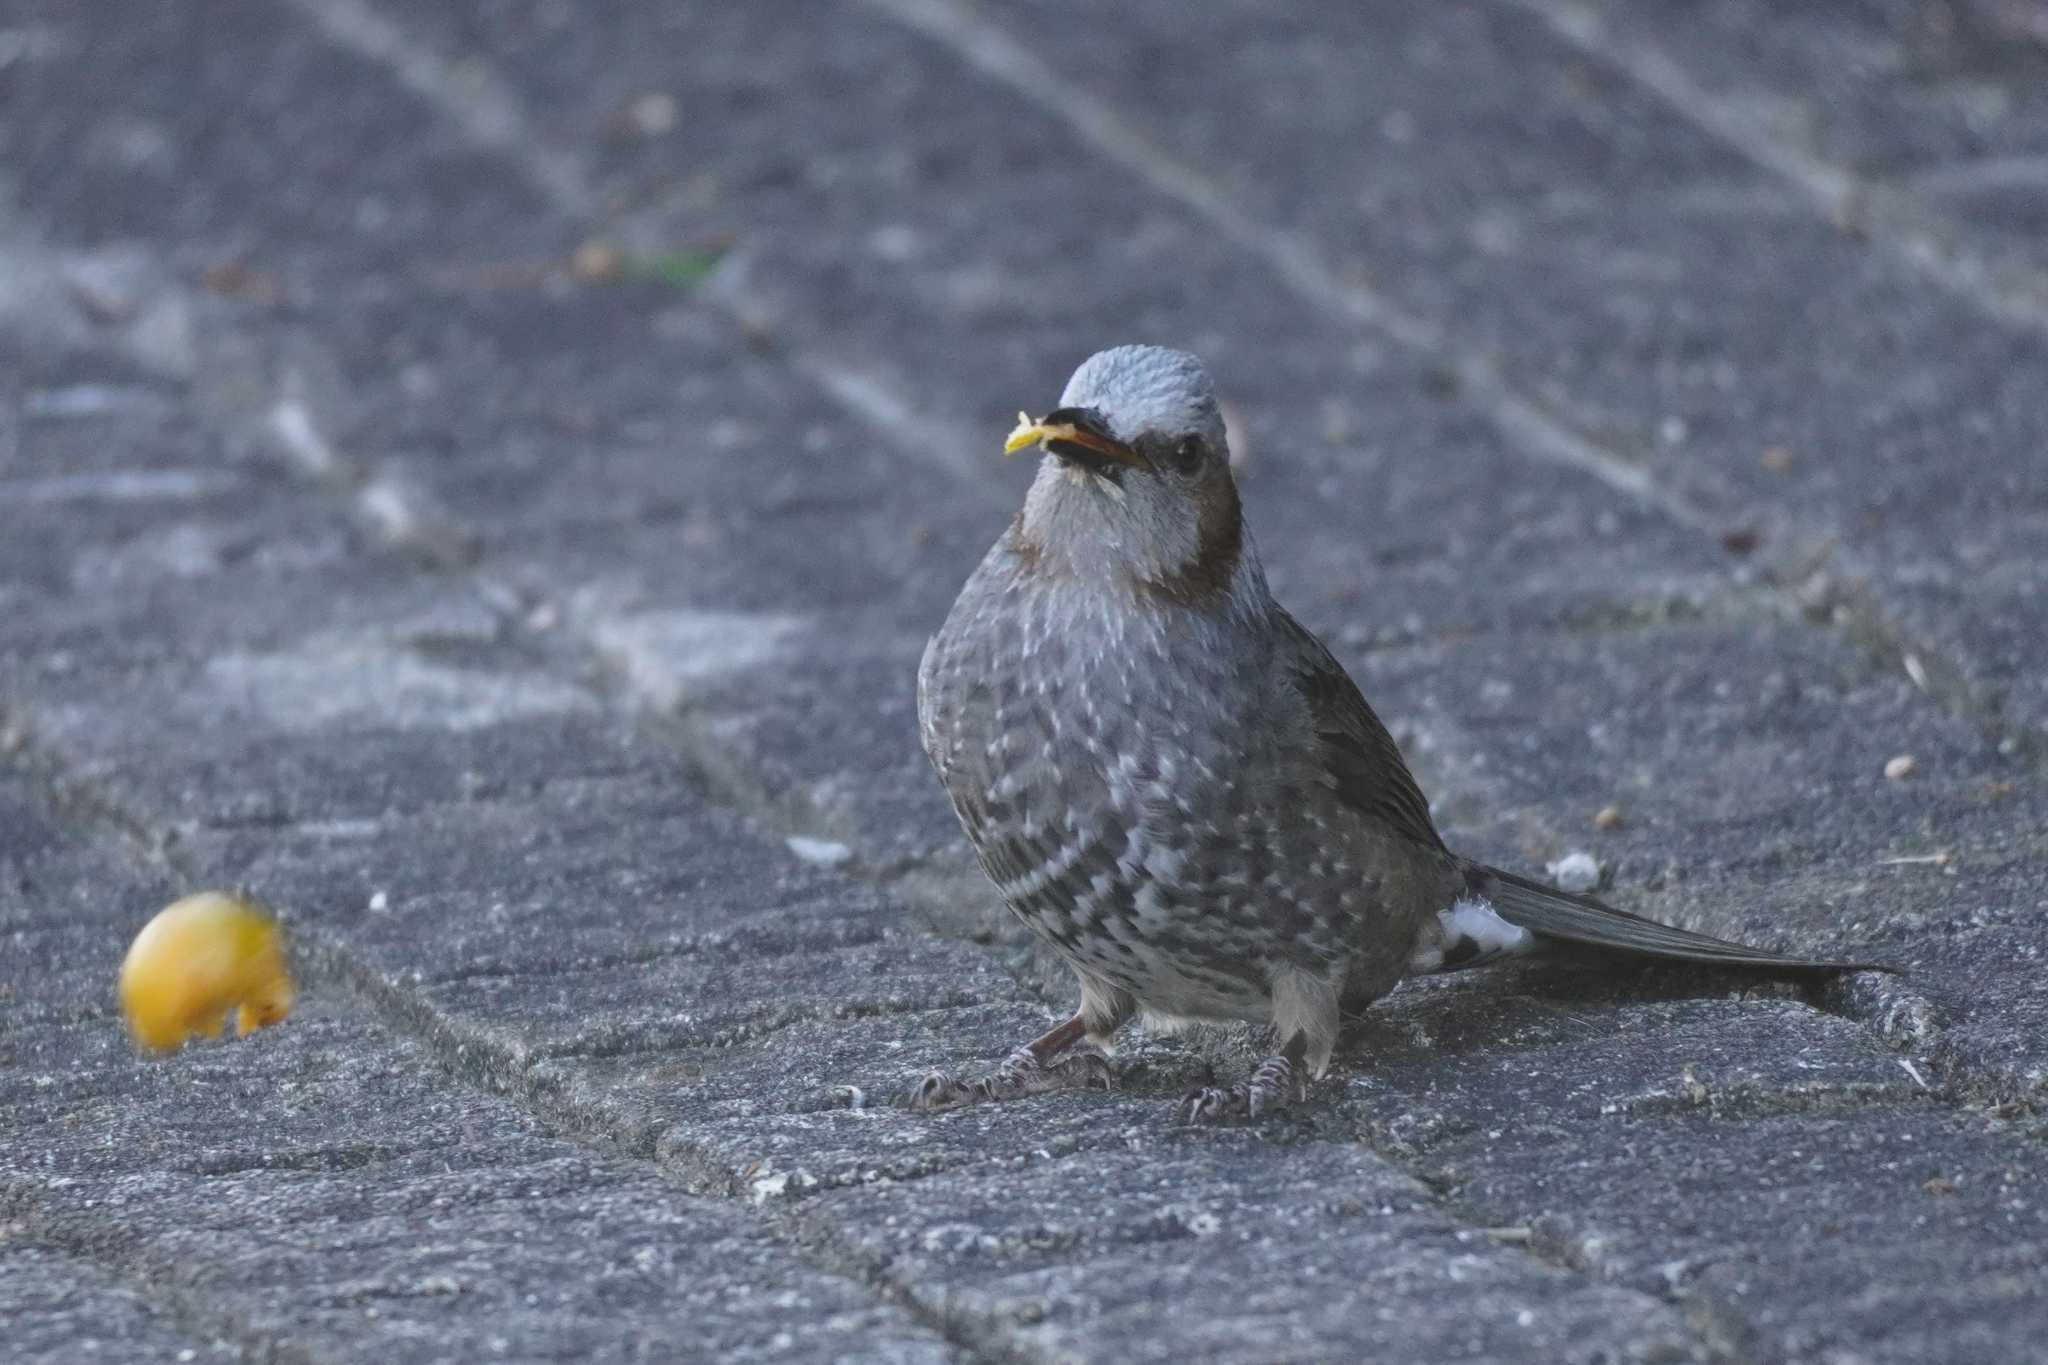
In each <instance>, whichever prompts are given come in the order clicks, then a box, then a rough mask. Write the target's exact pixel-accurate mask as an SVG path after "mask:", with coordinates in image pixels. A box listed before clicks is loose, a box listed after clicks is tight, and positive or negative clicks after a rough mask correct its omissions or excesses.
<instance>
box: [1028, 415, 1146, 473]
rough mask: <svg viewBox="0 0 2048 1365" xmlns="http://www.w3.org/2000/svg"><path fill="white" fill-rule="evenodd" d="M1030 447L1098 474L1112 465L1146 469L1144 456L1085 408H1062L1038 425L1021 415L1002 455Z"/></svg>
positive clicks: (1036, 422)
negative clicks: (1104, 427) (1115, 435)
mask: <svg viewBox="0 0 2048 1365" xmlns="http://www.w3.org/2000/svg"><path fill="white" fill-rule="evenodd" d="M1028 445H1041V446H1044V447H1045V449H1046V450H1047V451H1048V452H1050V453H1051V454H1054V455H1057V456H1059V457H1060V458H1061V459H1063V460H1067V461H1070V462H1072V463H1075V464H1079V465H1084V466H1086V467H1087V468H1089V469H1091V470H1093V471H1095V472H1096V473H1102V472H1105V471H1107V470H1108V469H1109V468H1110V467H1111V466H1112V465H1127V466H1129V467H1131V468H1133V469H1143V468H1144V467H1145V466H1146V460H1145V457H1144V456H1142V455H1140V454H1139V453H1138V452H1137V451H1135V450H1133V449H1131V448H1130V447H1129V446H1127V445H1125V444H1124V443H1123V442H1122V441H1119V440H1117V439H1116V437H1114V436H1112V435H1110V434H1109V433H1108V432H1107V431H1105V430H1103V427H1102V422H1101V420H1100V419H1099V418H1097V417H1096V416H1095V415H1094V414H1093V413H1091V412H1090V411H1088V409H1086V408H1061V409H1059V410H1058V411H1057V412H1049V413H1047V414H1046V415H1045V416H1043V417H1040V418H1038V419H1037V420H1036V421H1034V420H1033V419H1032V418H1031V417H1030V416H1029V415H1027V414H1025V413H1021V412H1020V413H1018V414H1017V429H1016V430H1015V431H1012V432H1011V433H1010V435H1009V437H1008V439H1006V440H1005V441H1004V442H1003V453H1004V454H1005V455H1009V454H1013V453H1015V452H1017V451H1019V450H1022V449H1023V448H1024V447H1025V446H1028Z"/></svg>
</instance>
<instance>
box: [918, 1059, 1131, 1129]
mask: <svg viewBox="0 0 2048 1365" xmlns="http://www.w3.org/2000/svg"><path fill="white" fill-rule="evenodd" d="M1116 1083H1117V1075H1116V1067H1115V1066H1114V1065H1112V1064H1111V1062H1110V1060H1109V1058H1107V1057H1105V1056H1103V1055H1102V1054H1101V1053H1100V1052H1097V1051H1096V1050H1095V1049H1093V1048H1085V1047H1084V1048H1076V1049H1075V1050H1074V1051H1072V1052H1069V1053H1067V1054H1066V1055H1065V1056H1063V1057H1060V1058H1058V1059H1057V1060H1054V1061H1043V1062H1042V1061H1040V1060H1039V1059H1038V1056H1037V1054H1036V1053H1034V1052H1032V1050H1031V1049H1030V1047H1028V1046H1026V1047H1020V1048H1018V1049H1017V1050H1016V1051H1015V1052H1012V1053H1011V1054H1010V1055H1009V1056H1008V1057H1006V1058H1004V1059H1003V1064H1002V1065H1001V1066H999V1067H997V1068H996V1069H995V1070H994V1071H991V1072H990V1073H989V1074H988V1075H986V1076H977V1077H976V1078H974V1079H973V1080H968V1081H963V1080H960V1079H958V1078H957V1077H954V1076H948V1075H947V1074H946V1073H944V1072H943V1071H934V1072H932V1073H931V1074H930V1075H928V1076H926V1077H925V1078H924V1079H923V1080H921V1081H919V1082H918V1083H917V1088H916V1089H914V1090H912V1091H911V1092H910V1107H911V1109H913V1110H915V1111H916V1112H918V1113H920V1114H940V1113H944V1112H945V1111H947V1110H949V1109H960V1108H964V1107H965V1106H967V1105H970V1104H989V1103H993V1102H995V1101H997V1100H1014V1099H1021V1098H1022V1097H1023V1096H1025V1095H1043V1094H1046V1093H1047V1092H1049V1091H1054V1090H1114V1089H1116Z"/></svg>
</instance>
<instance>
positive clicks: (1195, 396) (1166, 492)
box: [1004, 346, 1256, 601]
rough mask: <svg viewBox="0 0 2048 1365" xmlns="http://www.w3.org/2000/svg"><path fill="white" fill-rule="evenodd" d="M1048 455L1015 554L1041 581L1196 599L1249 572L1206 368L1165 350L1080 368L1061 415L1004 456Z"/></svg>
mask: <svg viewBox="0 0 2048 1365" xmlns="http://www.w3.org/2000/svg"><path fill="white" fill-rule="evenodd" d="M1033 444H1037V445H1040V446H1043V447H1044V449H1045V452H1046V455H1045V459H1044V460H1043V461H1042V462H1041V463H1040V465H1039V469H1038V477H1037V479H1036V480H1034V481H1033V482H1032V485H1031V492H1030V493H1029V494H1028V495H1027V496H1026V498H1025V500H1024V511H1023V513H1022V515H1020V516H1019V517H1018V520H1017V526H1016V531H1015V537H1016V546H1017V549H1018V550H1019V551H1020V553H1022V554H1023V555H1024V556H1025V558H1026V559H1027V560H1028V561H1030V562H1032V563H1034V564H1036V565H1037V566H1038V567H1039V569H1040V570H1041V571H1043V572H1050V573H1063V574H1072V575H1076V576H1090V575H1095V576H1102V577H1104V578H1105V579H1110V580H1114V581H1120V582H1123V583H1127V584H1129V585H1130V586H1133V587H1135V588H1138V589H1140V590H1142V591H1147V592H1151V593H1158V594H1163V595H1165V596H1167V597H1170V598H1174V599H1177V600H1183V601H1195V600H1200V599H1203V598H1206V597H1209V596H1213V595H1215V594H1217V593H1224V592H1229V591H1231V590H1232V589H1233V588H1234V587H1236V586H1237V585H1238V584H1239V582H1240V579H1241V578H1243V577H1245V576H1246V574H1247V573H1249V574H1251V575H1254V576H1255V574H1256V565H1255V564H1253V563H1252V562H1251V554H1250V547H1249V545H1248V544H1247V541H1246V537H1245V534H1244V522H1243V517H1242V515H1241V512H1240V509H1239V506H1238V499H1237V486H1236V484H1235V483H1234V482H1233V481H1232V479H1231V477H1230V449H1229V445H1228V443H1227V441H1226V439H1225V437H1224V431H1223V413H1222V410H1221V408H1219V407H1218V406H1217V403H1216V392H1215V389H1214V387H1213V386H1212V385H1211V384H1210V382H1209V375H1208V372H1207V371H1206V370H1204V369H1203V368H1202V362H1201V361H1199V360H1197V359H1196V358H1195V357H1193V356H1191V355H1189V354H1188V353H1187V352H1185V351H1171V350H1167V349H1166V348H1164V347H1161V346H1118V347H1115V348H1113V349H1111V350H1107V351H1099V352H1097V353H1096V354H1094V355H1092V356H1090V357H1089V358H1088V359H1087V360H1085V361H1083V362H1082V364H1081V368H1080V369H1078V370H1075V371H1074V377H1073V378H1072V379H1069V380H1068V381H1067V387H1066V391H1065V392H1064V393H1062V394H1061V395H1060V402H1059V406H1058V408H1056V409H1055V410H1054V411H1052V412H1050V413H1048V414H1046V416H1044V417H1043V418H1040V419H1038V420H1036V421H1033V420H1032V419H1031V418H1029V417H1025V418H1023V419H1022V420H1021V421H1020V422H1019V424H1018V427H1017V429H1016V430H1015V431H1013V432H1012V433H1011V434H1010V439H1009V441H1008V442H1007V443H1006V444H1005V446H1004V449H1005V450H1019V449H1022V448H1023V447H1024V446H1027V445H1033Z"/></svg>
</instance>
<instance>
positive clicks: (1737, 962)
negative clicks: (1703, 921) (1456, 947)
mask: <svg viewBox="0 0 2048 1365" xmlns="http://www.w3.org/2000/svg"><path fill="white" fill-rule="evenodd" d="M1465 877H1466V884H1467V885H1468V886H1469V887H1470V889H1471V891H1472V894H1474V895H1475V896H1479V897H1481V898H1482V899H1484V900H1485V901H1487V902H1489V903H1491V905H1492V906H1493V908H1494V910H1495V911H1496V912H1497V913H1498V914H1499V915H1500V917H1501V918H1502V919H1504V920H1506V921H1507V922H1508V923H1510V924H1513V925H1515V926H1517V927H1519V928H1523V929H1527V930H1528V931H1529V932H1530V933H1532V934H1537V935H1540V936H1541V937H1543V938H1547V939H1553V940H1556V941H1559V942H1563V943H1576V944H1580V945H1582V946H1585V947H1588V948H1601V949H1605V950H1607V951H1609V952H1618V953H1631V954H1633V955H1635V956H1637V957H1650V958H1660V959H1662V960H1664V961H1667V962H1702V963H1710V964H1713V963H1718V964H1721V965H1723V966H1729V967H1766V968H1770V969H1772V970H1774V971H1828V972H1847V971H1874V972H1890V971H1896V970H1897V968H1895V967H1887V966H1885V965H1883V964H1882V963H1876V962H1832V961H1819V960H1815V959H1812V958H1803V957H1788V956H1786V955H1784V954H1782V953H1774V952H1771V951H1769V950H1767V949H1763V948H1752V947H1749V946H1748V945H1746V944H1742V943H1730V942H1729V941H1728V940H1726V939H1720V938H1714V937H1712V936H1710V935H1707V934H1696V933H1693V932H1692V931H1691V930H1689V929H1678V928H1674V927H1672V926H1671V925H1669V924H1660V923H1658V922H1657V921H1656V920H1653V919H1645V918H1644V917H1643V916H1641V915H1636V914H1631V913H1629V912H1628V911H1626V910H1617V909H1615V908H1614V907H1613V906H1611V905H1607V904H1605V903H1603V902H1601V901H1598V900H1595V899H1594V898H1593V897H1591V896H1580V895H1574V894H1572V893H1571V892H1568V891H1559V890H1557V889H1556V888H1554V887H1548V886H1543V885H1541V884H1539V883H1537V882H1532V881H1530V880H1529V879H1528V878H1526V877H1518V876H1516V875H1515V874H1514V873H1512V872H1503V871H1501V870H1500V869H1499V868H1495V867H1485V866H1482V865H1480V864H1478V863H1469V864H1467V865H1466V868H1465Z"/></svg>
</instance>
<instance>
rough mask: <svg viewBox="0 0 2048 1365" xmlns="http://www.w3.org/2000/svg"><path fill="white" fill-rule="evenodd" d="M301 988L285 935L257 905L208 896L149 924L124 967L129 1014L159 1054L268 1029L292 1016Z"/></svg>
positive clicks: (137, 1032) (190, 899)
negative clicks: (225, 1031)
mask: <svg viewBox="0 0 2048 1365" xmlns="http://www.w3.org/2000/svg"><path fill="white" fill-rule="evenodd" d="M296 994H297V989H296V988H295V987H294V986H293V984H292V978H291V973H290V971H288V970H287V969H286V967H285V960H284V932H283V931H282V930H281V929H279V928H278V926H277V921H276V920H275V919H274V918H272V916H271V914H270V912H269V911H267V910H265V909H264V908H263V907H262V906H260V905H257V904H256V903H255V902H254V901H249V900H244V899H243V898H242V897H240V896H231V895H227V894H225V893H223V892H219V891H203V892H200V893H199V894H198V895H194V896H186V897H185V898H184V899H182V900H178V901H173V902H172V903H171V904H170V905H168V906H166V907H164V909H162V910H161V911H159V912H158V913H157V916H156V918H154V919H152V920H151V921H150V922H149V923H147V924H145V925H143V926H142V932H141V933H139V934H137V935H136V936H135V942H134V943H132V944H130V945H129V948H128V956H127V958H126V959H125V960H123V962H122V963H121V1013H122V1014H123V1015H124V1016H126V1017H127V1020H128V1032H129V1033H130V1034H132V1035H133V1036H134V1038H135V1041H136V1042H137V1043H139V1044H140V1045H141V1046H143V1047H145V1048H148V1049H149V1050H150V1051H151V1052H170V1051H172V1050H173V1049H175V1048H178V1047H180V1046H182V1045H183V1044H184V1042H185V1040H186V1039H187V1038H190V1037H192V1036H193V1035H195V1034H197V1035H198V1036H200V1037H203V1038H218V1037H220V1033H221V1028H222V1026H223V1025H224V1024H225V1023H226V1021H227V1016H228V1012H229V1011H230V1010H232V1011H233V1012H234V1015H235V1032H236V1033H237V1034H245V1033H250V1032H253V1031H254V1030H256V1029H259V1028H267V1027H269V1026H270V1025H272V1024H275V1023H277V1022H278V1021H279V1020H281V1019H283V1018H284V1017H285V1016H286V1015H287V1014H289V1013H291V1008H292V1000H293V999H294V997H295V996H296Z"/></svg>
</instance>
